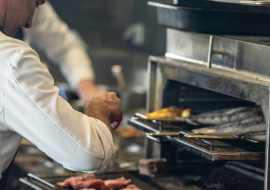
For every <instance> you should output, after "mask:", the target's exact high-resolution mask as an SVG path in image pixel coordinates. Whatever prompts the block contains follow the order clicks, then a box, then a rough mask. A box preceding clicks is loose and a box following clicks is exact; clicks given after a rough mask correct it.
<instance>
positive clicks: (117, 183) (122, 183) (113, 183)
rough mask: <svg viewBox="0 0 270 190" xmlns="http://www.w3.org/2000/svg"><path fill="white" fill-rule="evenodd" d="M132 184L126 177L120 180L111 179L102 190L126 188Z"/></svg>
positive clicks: (106, 181)
mask: <svg viewBox="0 0 270 190" xmlns="http://www.w3.org/2000/svg"><path fill="white" fill-rule="evenodd" d="M130 182H131V180H130V179H126V178H124V177H121V178H118V179H109V180H105V181H104V183H105V186H104V187H103V188H102V190H103V189H104V190H107V189H120V188H124V187H126V186H128V185H129V183H130Z"/></svg>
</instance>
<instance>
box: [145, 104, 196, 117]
mask: <svg viewBox="0 0 270 190" xmlns="http://www.w3.org/2000/svg"><path fill="white" fill-rule="evenodd" d="M190 112H191V109H184V108H182V107H176V106H170V107H167V108H163V109H161V110H157V111H155V112H152V113H148V114H146V116H147V117H148V118H149V119H174V118H175V117H188V116H189V115H190Z"/></svg>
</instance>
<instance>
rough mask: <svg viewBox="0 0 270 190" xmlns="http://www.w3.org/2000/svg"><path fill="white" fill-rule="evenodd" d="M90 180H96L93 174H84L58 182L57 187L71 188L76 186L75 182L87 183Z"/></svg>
mask: <svg viewBox="0 0 270 190" xmlns="http://www.w3.org/2000/svg"><path fill="white" fill-rule="evenodd" d="M92 179H96V177H95V174H84V175H79V176H75V177H70V178H68V179H66V180H65V181H64V182H58V183H57V185H59V186H61V187H73V186H76V185H77V182H79V181H87V180H92ZM73 188H74V187H73Z"/></svg>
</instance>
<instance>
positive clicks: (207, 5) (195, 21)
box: [148, 0, 270, 36]
mask: <svg viewBox="0 0 270 190" xmlns="http://www.w3.org/2000/svg"><path fill="white" fill-rule="evenodd" d="M148 4H149V5H151V6H155V7H157V17H158V23H159V24H161V25H163V26H166V27H169V28H175V29H178V30H183V31H190V32H197V33H205V34H213V35H247V36H270V25H269V24H267V23H269V22H270V8H269V7H262V6H258V7H256V6H249V5H240V4H234V3H221V2H213V1H205V0H192V1H189V0H181V1H179V2H178V5H174V4H168V3H157V2H148Z"/></svg>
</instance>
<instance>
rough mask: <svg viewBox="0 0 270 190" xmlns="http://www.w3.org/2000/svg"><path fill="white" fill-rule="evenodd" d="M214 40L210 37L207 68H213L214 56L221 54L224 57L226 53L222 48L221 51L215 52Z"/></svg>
mask: <svg viewBox="0 0 270 190" xmlns="http://www.w3.org/2000/svg"><path fill="white" fill-rule="evenodd" d="M213 40H214V36H213V35H210V38H209V49H208V58H207V68H211V67H212V56H213V55H214V54H221V55H222V56H223V55H224V53H225V49H224V48H222V49H221V50H213Z"/></svg>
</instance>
